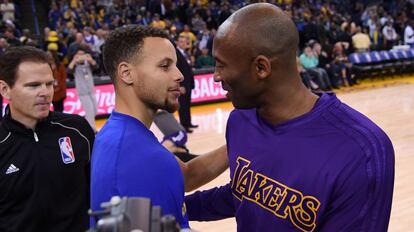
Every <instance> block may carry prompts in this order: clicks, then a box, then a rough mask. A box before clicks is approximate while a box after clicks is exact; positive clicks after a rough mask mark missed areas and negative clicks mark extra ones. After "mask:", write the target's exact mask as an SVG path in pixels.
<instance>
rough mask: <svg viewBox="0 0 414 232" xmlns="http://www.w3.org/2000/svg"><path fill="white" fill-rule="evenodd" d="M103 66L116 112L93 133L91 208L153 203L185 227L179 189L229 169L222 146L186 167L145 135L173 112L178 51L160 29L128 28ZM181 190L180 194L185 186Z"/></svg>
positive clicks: (108, 48) (112, 42)
mask: <svg viewBox="0 0 414 232" xmlns="http://www.w3.org/2000/svg"><path fill="white" fill-rule="evenodd" d="M103 61H104V65H105V68H106V70H107V71H108V74H109V75H110V77H111V78H112V80H113V83H114V86H115V93H116V101H115V109H114V111H113V112H112V114H111V116H110V117H109V119H108V121H107V122H106V123H105V125H104V126H103V128H102V129H101V131H100V132H99V133H98V135H97V137H96V139H95V143H94V149H93V155H92V157H93V158H92V173H91V206H92V209H93V210H98V209H100V204H101V203H102V202H106V201H108V200H110V198H111V197H112V196H114V195H119V196H121V197H122V196H129V197H147V198H150V199H151V201H152V204H153V205H159V206H161V208H162V211H163V213H164V214H172V215H174V216H175V217H176V219H177V221H178V222H179V224H180V226H181V227H182V228H187V227H189V226H188V219H187V213H186V207H185V204H184V190H187V191H189V190H192V189H194V188H196V187H198V186H200V185H202V184H204V183H206V182H208V181H209V180H211V179H213V178H215V177H216V176H217V175H218V174H220V173H221V172H223V171H224V170H225V169H226V168H227V156H226V148H225V147H224V146H223V147H221V148H219V149H217V150H215V151H213V152H211V153H208V154H205V155H202V156H200V157H197V158H195V159H193V160H191V161H189V162H188V163H186V164H183V163H180V165H181V169H180V165H179V163H178V160H176V158H175V157H174V155H172V154H171V153H170V152H169V151H168V150H167V149H166V148H164V147H163V146H162V145H161V144H160V143H159V142H158V140H157V138H156V137H155V136H154V134H153V133H152V132H151V131H150V130H149V127H150V126H151V124H152V122H153V119H154V117H155V114H156V112H157V110H158V109H163V110H166V111H168V112H173V111H175V110H177V109H178V106H179V104H178V97H179V96H180V94H181V93H182V89H181V87H180V82H181V81H182V80H183V76H182V74H181V73H180V71H179V70H178V68H177V66H176V62H177V57H176V52H175V48H174V46H173V45H172V43H171V42H170V41H169V40H168V35H167V34H166V33H165V32H163V31H162V30H159V29H155V28H150V27H139V26H127V27H123V28H119V29H116V30H115V31H113V32H111V34H110V35H109V37H108V38H107V40H106V42H105V45H104V48H103ZM184 188H185V189H184Z"/></svg>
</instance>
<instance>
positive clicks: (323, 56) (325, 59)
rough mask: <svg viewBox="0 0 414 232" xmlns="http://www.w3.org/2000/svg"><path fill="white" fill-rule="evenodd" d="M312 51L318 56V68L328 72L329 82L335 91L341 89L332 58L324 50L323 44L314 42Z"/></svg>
mask: <svg viewBox="0 0 414 232" xmlns="http://www.w3.org/2000/svg"><path fill="white" fill-rule="evenodd" d="M312 50H313V52H314V54H315V55H316V57H317V58H318V67H319V68H322V69H324V70H325V71H326V73H327V74H328V77H329V80H330V82H331V84H332V87H333V88H334V89H338V88H339V87H338V78H337V75H335V73H334V72H333V71H332V66H331V62H332V58H331V56H330V55H329V54H328V53H327V52H326V51H324V50H323V49H322V46H321V44H320V43H318V42H314V43H313V44H312Z"/></svg>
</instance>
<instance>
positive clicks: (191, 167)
mask: <svg viewBox="0 0 414 232" xmlns="http://www.w3.org/2000/svg"><path fill="white" fill-rule="evenodd" d="M177 161H178V163H179V164H180V168H181V171H182V172H183V175H184V181H185V191H186V192H190V191H193V190H195V189H197V188H199V187H201V186H202V185H204V184H207V183H208V182H210V181H212V180H213V179H214V178H216V177H217V176H219V175H220V174H221V173H223V172H224V171H225V170H226V169H227V167H228V158H227V147H226V145H223V146H221V147H220V148H218V149H216V150H213V151H211V152H209V153H206V154H203V155H200V156H198V157H196V158H194V159H192V160H190V161H188V162H187V163H184V162H182V161H181V160H180V159H178V158H177Z"/></svg>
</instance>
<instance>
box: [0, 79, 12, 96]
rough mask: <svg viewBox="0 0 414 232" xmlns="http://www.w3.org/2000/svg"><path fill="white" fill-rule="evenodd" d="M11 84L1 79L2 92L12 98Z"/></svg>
mask: <svg viewBox="0 0 414 232" xmlns="http://www.w3.org/2000/svg"><path fill="white" fill-rule="evenodd" d="M10 89H11V88H10V86H9V85H8V84H7V83H6V82H5V81H3V80H0V94H1V95H2V96H3V97H4V98H6V99H8V100H10Z"/></svg>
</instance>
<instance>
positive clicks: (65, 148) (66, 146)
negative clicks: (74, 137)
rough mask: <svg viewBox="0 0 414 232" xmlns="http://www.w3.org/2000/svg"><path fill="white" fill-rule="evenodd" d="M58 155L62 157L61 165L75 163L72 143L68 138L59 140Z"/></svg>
mask: <svg viewBox="0 0 414 232" xmlns="http://www.w3.org/2000/svg"><path fill="white" fill-rule="evenodd" d="M59 147H60V154H61V155H62V160H63V163H65V164H70V163H73V162H75V154H74V153H73V149H72V143H71V142H70V138H69V137H62V138H60V139H59Z"/></svg>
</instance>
